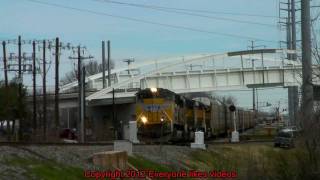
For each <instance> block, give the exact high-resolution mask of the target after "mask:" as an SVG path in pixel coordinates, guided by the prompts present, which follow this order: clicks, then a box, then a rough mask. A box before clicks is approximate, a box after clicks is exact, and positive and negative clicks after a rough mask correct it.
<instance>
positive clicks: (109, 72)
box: [108, 41, 111, 87]
mask: <svg viewBox="0 0 320 180" xmlns="http://www.w3.org/2000/svg"><path fill="white" fill-rule="evenodd" d="M110 48H111V47H110V41H108V86H109V87H110V86H111V67H110V61H111V59H110V57H111V51H110Z"/></svg>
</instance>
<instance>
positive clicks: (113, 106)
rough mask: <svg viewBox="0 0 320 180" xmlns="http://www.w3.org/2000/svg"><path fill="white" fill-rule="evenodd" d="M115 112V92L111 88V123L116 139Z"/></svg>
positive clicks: (116, 124)
mask: <svg viewBox="0 0 320 180" xmlns="http://www.w3.org/2000/svg"><path fill="white" fill-rule="evenodd" d="M115 111H116V104H115V92H114V88H113V89H112V122H113V126H114V134H115V138H116V139H118V123H117V122H116V116H115Z"/></svg>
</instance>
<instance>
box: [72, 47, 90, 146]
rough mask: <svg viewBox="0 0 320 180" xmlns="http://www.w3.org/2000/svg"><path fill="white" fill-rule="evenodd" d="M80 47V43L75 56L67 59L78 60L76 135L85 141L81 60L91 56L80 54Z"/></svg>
mask: <svg viewBox="0 0 320 180" xmlns="http://www.w3.org/2000/svg"><path fill="white" fill-rule="evenodd" d="M81 48H82V47H80V45H79V46H78V48H77V49H78V55H77V57H69V59H77V60H78V88H79V90H78V92H79V95H78V97H79V98H78V99H79V100H78V103H79V107H78V110H79V111H78V116H79V117H78V123H77V126H78V135H79V137H80V141H81V142H84V141H85V134H84V132H85V131H84V119H85V117H84V116H85V113H84V111H85V97H84V96H85V78H84V75H83V74H84V73H83V71H85V69H83V67H82V66H83V65H82V60H85V59H92V58H93V57H92V56H87V57H85V56H81Z"/></svg>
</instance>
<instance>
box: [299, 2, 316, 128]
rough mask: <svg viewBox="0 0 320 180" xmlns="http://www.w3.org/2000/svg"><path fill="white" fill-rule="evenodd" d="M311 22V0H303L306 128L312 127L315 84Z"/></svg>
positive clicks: (303, 93) (303, 103)
mask: <svg viewBox="0 0 320 180" xmlns="http://www.w3.org/2000/svg"><path fill="white" fill-rule="evenodd" d="M310 29H311V20H310V0H301V37H302V82H303V83H302V109H301V111H302V118H303V119H304V122H303V126H304V128H311V127H312V120H313V84H312V60H311V48H312V47H311V30H310Z"/></svg>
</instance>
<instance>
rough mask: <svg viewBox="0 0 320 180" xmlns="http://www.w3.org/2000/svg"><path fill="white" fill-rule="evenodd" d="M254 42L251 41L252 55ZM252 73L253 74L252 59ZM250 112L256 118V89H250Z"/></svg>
mask: <svg viewBox="0 0 320 180" xmlns="http://www.w3.org/2000/svg"><path fill="white" fill-rule="evenodd" d="M253 49H254V41H251V50H252V55H253ZM252 71H253V72H254V59H252ZM252 110H253V113H254V118H256V88H252Z"/></svg>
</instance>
